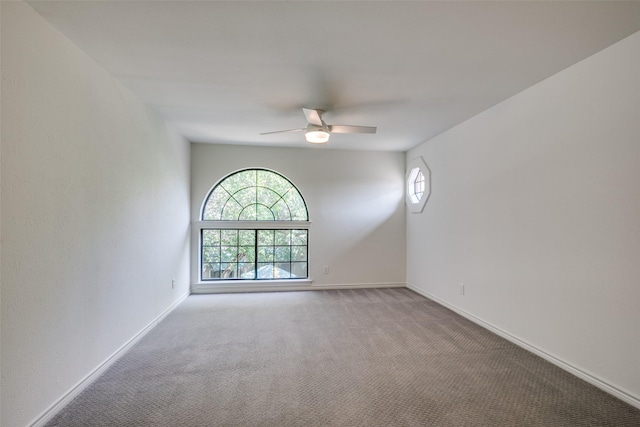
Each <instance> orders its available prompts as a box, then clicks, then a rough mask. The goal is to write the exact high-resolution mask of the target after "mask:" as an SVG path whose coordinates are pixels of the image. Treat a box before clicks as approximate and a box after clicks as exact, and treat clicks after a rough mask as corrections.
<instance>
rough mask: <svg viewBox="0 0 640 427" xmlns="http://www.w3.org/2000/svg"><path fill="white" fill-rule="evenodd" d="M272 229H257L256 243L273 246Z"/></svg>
mask: <svg viewBox="0 0 640 427" xmlns="http://www.w3.org/2000/svg"><path fill="white" fill-rule="evenodd" d="M273 240H274V230H258V245H261V246H273V244H274V242H273Z"/></svg>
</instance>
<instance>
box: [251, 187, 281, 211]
mask: <svg viewBox="0 0 640 427" xmlns="http://www.w3.org/2000/svg"><path fill="white" fill-rule="evenodd" d="M259 185H262V186H264V185H265V183H264V182H260V183H259ZM257 200H258V203H260V204H262V205H265V206H266V207H268V208H270V207H271V206H273V205H274V204H275V203H276V202H277V201H278V200H280V195H279V194H278V193H276V192H275V191H274V190H273V189H272V188H271V187H269V186H268V185H267V186H266V187H258V199H257Z"/></svg>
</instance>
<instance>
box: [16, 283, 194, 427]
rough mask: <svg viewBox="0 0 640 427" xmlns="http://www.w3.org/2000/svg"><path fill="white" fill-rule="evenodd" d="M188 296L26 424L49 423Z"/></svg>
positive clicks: (37, 426) (39, 426)
mask: <svg viewBox="0 0 640 427" xmlns="http://www.w3.org/2000/svg"><path fill="white" fill-rule="evenodd" d="M188 296H189V293H188V292H187V293H186V294H184V295H182V296H181V297H180V298H178V299H177V300H176V301H175V302H174V303H172V304H171V305H170V306H169V307H168V308H167V309H166V310H164V311H163V312H162V313H160V315H159V316H157V317H156V318H155V319H153V320H152V321H151V322H150V323H149V324H148V325H147V326H145V327H144V328H142V330H141V331H140V332H138V333H137V334H135V335H134V336H133V337H132V338H131V339H130V340H129V341H127V342H126V343H125V344H124V345H123V346H122V347H120V348H119V349H117V350H116V351H115V352H114V353H113V354H112V355H111V356H109V357H107V358H106V359H105V360H104V361H103V362H102V363H101V364H99V365H98V366H97V367H96V368H95V369H93V370H92V371H91V372H89V374H87V375H86V376H85V377H84V378H83V379H81V380H80V381H79V382H77V383H76V384H75V385H74V386H73V387H71V389H69V391H67V392H66V393H65V394H63V395H62V397H60V398H59V399H58V400H56V401H55V402H54V403H53V404H51V406H49V407H48V408H47V409H45V410H44V411H43V412H42V413H41V414H40V415H39V416H37V417H36V418H35V419H34V420H33V421H32V422H31V423H29V424H27V425H28V426H31V427H41V426H44V425H45V424H46V423H48V422H49V421H51V419H52V418H53V417H55V416H56V415H57V414H58V412H60V411H61V410H62V409H63V408H64V407H65V406H67V404H69V402H71V401H72V400H73V399H74V398H75V397H76V396H78V395H79V394H80V393H82V392H83V391H84V390H85V389H86V388H87V387H89V386H90V385H91V384H92V383H93V382H94V381H95V380H97V379H98V377H99V376H100V375H102V374H103V373H104V372H105V371H106V370H107V369H109V368H110V367H111V365H113V364H114V363H115V362H116V361H117V360H118V359H119V358H120V357H122V356H123V355H124V354H125V353H126V352H127V351H129V349H131V347H133V346H134V345H135V344H136V343H137V342H138V341H140V339H142V337H144V336H145V335H146V334H147V333H149V331H151V330H152V329H153V328H154V327H155V326H156V325H157V324H158V323H160V321H161V320H162V319H164V318H165V317H166V316H167V315H168V314H169V313H171V312H172V311H173V310H174V309H175V308H176V307H177V306H178V305H180V303H181V302H182V301H184V300H185V299H186V298H187V297H188Z"/></svg>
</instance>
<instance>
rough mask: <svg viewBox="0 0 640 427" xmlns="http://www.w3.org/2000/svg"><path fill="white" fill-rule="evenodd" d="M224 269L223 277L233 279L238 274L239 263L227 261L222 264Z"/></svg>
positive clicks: (221, 273) (221, 275) (221, 276)
mask: <svg viewBox="0 0 640 427" xmlns="http://www.w3.org/2000/svg"><path fill="white" fill-rule="evenodd" d="M221 267H222V269H223V270H222V271H221V272H220V278H221V279H233V278H234V277H237V276H236V271H237V268H238V264H237V263H235V262H227V263H224V262H223V263H222V264H221Z"/></svg>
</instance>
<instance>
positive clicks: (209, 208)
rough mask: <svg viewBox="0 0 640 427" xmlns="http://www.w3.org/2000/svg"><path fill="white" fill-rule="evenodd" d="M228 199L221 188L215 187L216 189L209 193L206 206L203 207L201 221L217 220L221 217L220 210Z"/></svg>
mask: <svg viewBox="0 0 640 427" xmlns="http://www.w3.org/2000/svg"><path fill="white" fill-rule="evenodd" d="M228 199H229V193H227V191H226V190H225V189H224V188H222V187H216V189H215V190H214V191H213V192H212V193H211V195H210V196H209V199H208V200H207V204H206V205H205V207H204V212H203V215H202V219H203V220H219V219H221V215H222V208H223V207H224V205H225V203H226V202H227V200H228Z"/></svg>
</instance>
